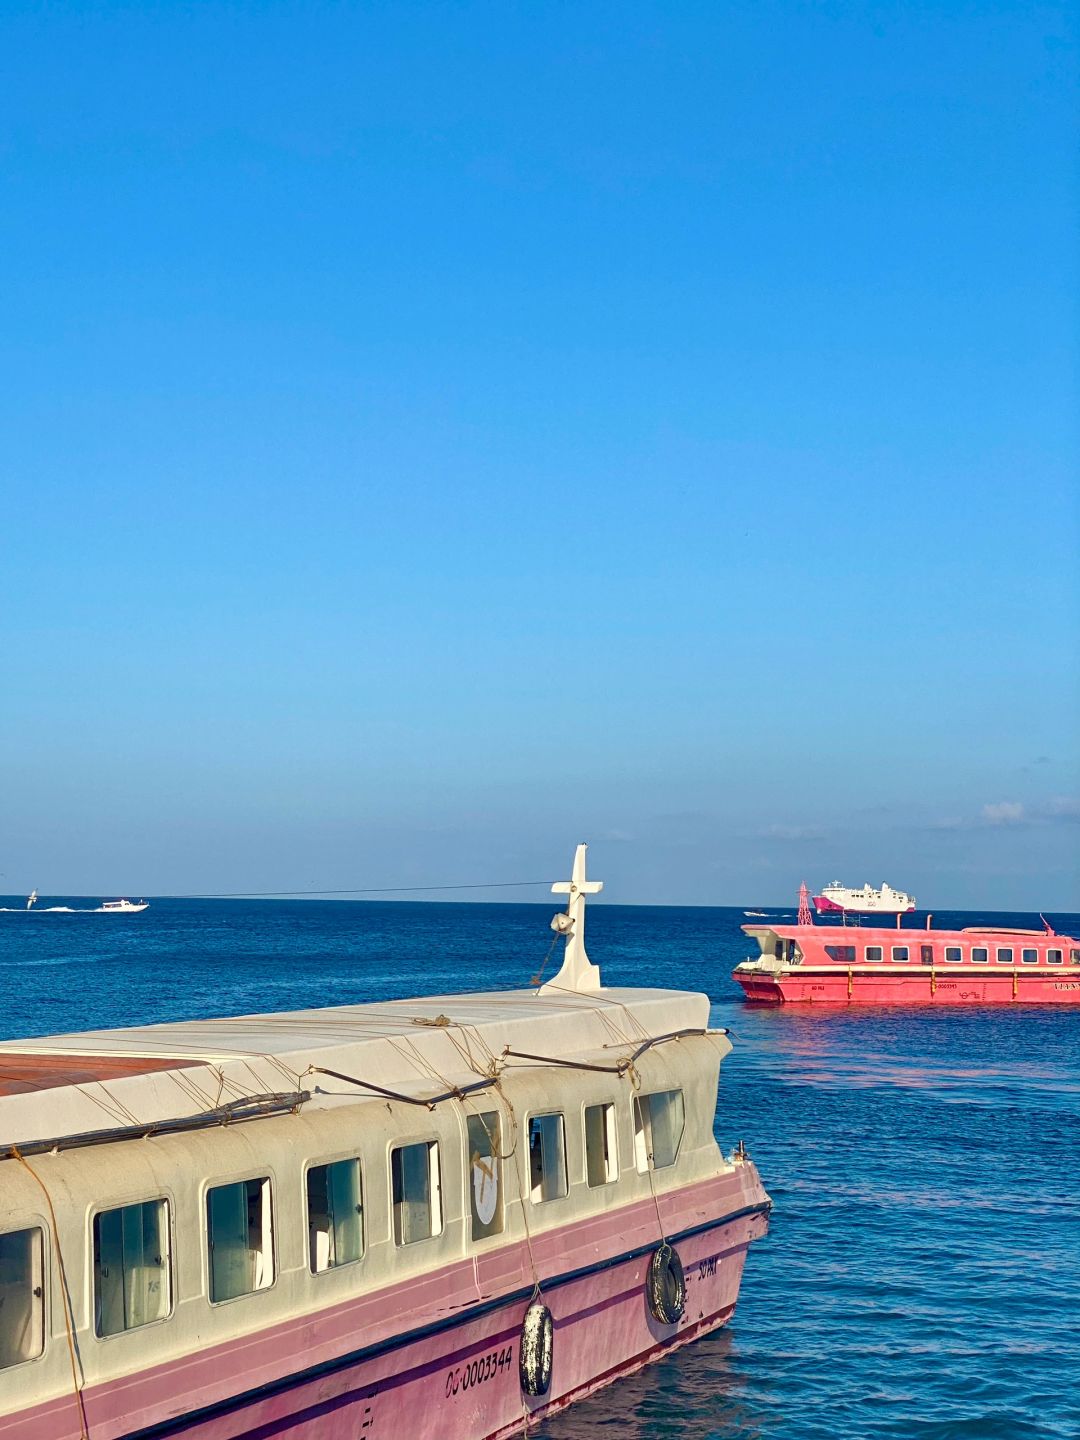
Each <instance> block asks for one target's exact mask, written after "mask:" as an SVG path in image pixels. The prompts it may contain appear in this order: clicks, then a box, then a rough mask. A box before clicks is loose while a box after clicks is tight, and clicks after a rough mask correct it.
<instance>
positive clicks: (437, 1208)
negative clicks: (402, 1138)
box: [390, 1140, 442, 1245]
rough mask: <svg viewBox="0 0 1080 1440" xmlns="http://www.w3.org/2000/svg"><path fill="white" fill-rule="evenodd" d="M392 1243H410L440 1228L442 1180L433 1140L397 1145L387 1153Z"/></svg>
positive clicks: (434, 1232) (425, 1237) (437, 1231)
mask: <svg viewBox="0 0 1080 1440" xmlns="http://www.w3.org/2000/svg"><path fill="white" fill-rule="evenodd" d="M390 1183H391V1191H392V1196H393V1205H394V1242H395V1244H397V1245H414V1244H415V1243H416V1242H417V1241H418V1240H428V1239H430V1238H431V1236H432V1235H438V1233H439V1232H440V1230H441V1229H442V1181H441V1178H440V1173H439V1146H438V1143H437V1142H436V1141H435V1140H421V1141H420V1143H419V1144H417V1145H400V1146H399V1147H398V1148H397V1149H396V1150H394V1151H392V1152H391V1155H390Z"/></svg>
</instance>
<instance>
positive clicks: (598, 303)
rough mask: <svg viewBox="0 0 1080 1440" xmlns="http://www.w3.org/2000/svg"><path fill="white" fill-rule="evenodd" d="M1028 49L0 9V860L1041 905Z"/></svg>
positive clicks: (1045, 877)
mask: <svg viewBox="0 0 1080 1440" xmlns="http://www.w3.org/2000/svg"><path fill="white" fill-rule="evenodd" d="M1077 40H1078V36H1077V23H1076V12H1075V10H1073V9H1071V7H1068V6H1066V5H1056V4H1055V5H1040V4H1031V3H1027V4H1008V3H998V4H977V3H969V4H959V3H958V4H920V3H910V0H909V3H906V4H848V5H840V4H814V5H810V4H794V3H788V4H774V3H768V0H762V3H754V4H724V3H715V0H714V3H708V4H690V3H666V4H633V3H629V4H627V3H621V4H618V5H615V4H603V3H593V4H590V5H585V6H581V5H563V4H541V3H538V4H534V5H520V4H508V3H505V0H504V3H499V4H494V3H493V4H469V3H461V4H435V3H427V4H408V3H396V4H394V5H389V4H378V5H376V4H314V3H305V4H302V5H301V4H263V5H241V4H206V5H197V6H191V5H171V4H154V3H140V4H138V5H135V4H132V5H119V4H104V3H99V4H94V5H84V4H78V3H68V4H65V5H62V6H60V5H37V4H35V5H25V4H19V3H17V0H12V3H9V4H8V5H6V6H5V7H4V11H3V15H2V17H0V55H2V56H3V59H2V61H0V66H2V69H3V75H2V84H0V167H2V171H3V193H4V211H5V215H4V224H3V226H2V227H0V300H2V306H3V315H4V327H3V329H4V337H5V341H6V343H5V345H4V347H3V351H2V355H0V422H2V429H3V435H4V445H3V448H2V452H0V454H2V461H0V463H2V466H3V477H4V494H5V498H4V520H5V523H4V527H3V539H2V542H0V544H2V547H3V567H2V579H0V584H2V587H3V588H2V594H0V614H2V624H3V629H4V635H3V655H4V660H3V670H2V674H3V677H4V681H5V682H6V683H5V685H4V690H5V691H6V702H5V703H4V705H3V706H2V707H0V743H2V745H3V753H4V755H5V757H6V762H7V763H6V774H5V783H4V785H3V792H2V806H3V829H2V834H0V871H2V872H3V878H0V888H6V889H9V890H11V891H13V892H14V891H18V890H20V889H23V888H29V887H30V886H31V885H36V886H37V887H39V888H41V889H42V890H43V891H52V892H64V891H78V892H86V893H99V892H100V893H126V892H129V891H139V892H140V893H141V892H145V893H148V894H149V893H161V892H166V891H169V892H176V891H188V890H199V889H210V890H215V891H217V890H231V889H237V890H239V889H242V888H252V889H260V890H262V889H270V888H274V887H281V888H285V889H294V888H301V887H303V886H308V885H310V886H312V887H314V886H325V887H333V886H345V885H353V884H355V885H363V884H372V885H377V884H408V883H428V882H435V881H440V882H442V881H445V882H457V881H486V880H496V879H499V880H502V879H510V880H513V879H518V878H532V877H533V876H546V875H552V874H554V873H555V872H561V871H562V870H564V869H565V868H566V866H567V864H568V863H569V858H570V853H571V850H572V847H573V844H574V842H576V841H577V840H578V839H581V838H588V839H589V840H590V841H591V842H592V844H593V847H594V848H593V851H592V859H593V862H594V869H595V870H596V871H597V873H598V874H600V873H602V875H603V878H604V879H605V880H606V881H607V890H606V892H605V898H610V899H612V900H620V901H627V902H632V901H642V902H647V901H654V902H667V901H671V902H689V903H734V904H737V903H740V902H743V901H746V902H752V901H782V900H786V899H788V898H790V897H791V896H793V894H794V892H795V891H796V890H797V887H798V884H799V881H800V880H802V879H803V878H805V879H807V880H808V881H809V882H810V883H811V884H813V885H819V884H822V883H825V882H827V881H828V880H830V879H832V878H834V877H835V876H840V877H841V878H843V879H845V880H847V881H849V882H850V883H855V884H858V883H861V882H862V881H863V880H864V879H869V880H871V881H873V882H874V883H877V882H878V881H880V880H881V879H883V878H884V879H887V880H889V881H890V882H891V883H892V884H894V885H899V886H902V887H904V888H907V889H912V890H914V891H915V893H916V894H917V895H918V897H919V899H920V901H921V902H923V903H926V904H928V905H931V906H933V907H934V908H947V907H950V906H968V905H970V906H975V907H988V906H1000V907H1007V906H1025V907H1034V908H1036V909H1038V908H1045V909H1055V908H1057V909H1061V908H1067V907H1071V908H1080V866H1078V849H1080V846H1078V841H1080V825H1078V821H1080V759H1078V742H1077V734H1078V731H1080V726H1078V724H1077V717H1078V716H1080V658H1078V656H1080V644H1078V639H1080V565H1078V555H1080V514H1078V500H1077V493H1078V487H1077V474H1078V459H1080V432H1078V422H1077V415H1078V409H1077V377H1078V363H1077V362H1078V339H1077V336H1078V324H1077V321H1078V304H1077V300H1078V294H1080V288H1078V261H1077V253H1078V251H1077V245H1076V233H1077V219H1078V208H1080V207H1078V194H1080V172H1078V169H1077V165H1076V160H1075V155H1076V146H1077V139H1078V135H1077V130H1078V123H1077V113H1078V110H1077V96H1076V81H1075V76H1076V73H1077Z"/></svg>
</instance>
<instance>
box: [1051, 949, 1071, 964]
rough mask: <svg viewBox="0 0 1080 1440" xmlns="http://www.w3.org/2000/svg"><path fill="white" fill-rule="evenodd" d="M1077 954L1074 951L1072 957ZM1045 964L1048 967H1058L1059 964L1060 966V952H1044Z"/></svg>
mask: <svg viewBox="0 0 1080 1440" xmlns="http://www.w3.org/2000/svg"><path fill="white" fill-rule="evenodd" d="M1077 953H1078V952H1077V951H1075V950H1074V951H1073V954H1074V955H1075V954H1077ZM1046 963H1047V964H1048V965H1060V964H1061V951H1060V950H1047V952H1046Z"/></svg>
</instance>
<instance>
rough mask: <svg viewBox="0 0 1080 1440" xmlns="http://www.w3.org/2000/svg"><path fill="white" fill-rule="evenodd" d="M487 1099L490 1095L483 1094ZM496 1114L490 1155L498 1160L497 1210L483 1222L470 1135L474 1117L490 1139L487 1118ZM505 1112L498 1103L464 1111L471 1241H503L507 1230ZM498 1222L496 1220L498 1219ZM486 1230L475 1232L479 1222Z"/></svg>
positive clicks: (467, 1210) (467, 1212)
mask: <svg viewBox="0 0 1080 1440" xmlns="http://www.w3.org/2000/svg"><path fill="white" fill-rule="evenodd" d="M484 1098H485V1099H486V1098H487V1097H484ZM490 1115H494V1117H495V1123H496V1126H497V1129H496V1133H495V1142H494V1147H493V1148H492V1149H491V1151H490V1154H489V1158H490V1159H491V1160H493V1161H494V1162H495V1211H494V1214H493V1215H492V1217H491V1220H490V1221H489V1222H488V1224H486V1225H485V1224H484V1222H483V1220H482V1219H481V1217H480V1212H479V1210H478V1209H477V1207H476V1198H475V1195H474V1192H473V1156H472V1139H471V1137H470V1135H469V1125H470V1122H471V1121H473V1120H475V1121H476V1122H477V1123H478V1124H479V1125H480V1127H481V1129H482V1130H483V1131H484V1134H485V1137H487V1138H488V1140H489V1143H490V1136H489V1135H488V1130H487V1126H486V1125H485V1124H484V1121H485V1119H486V1118H487V1117H488V1116H490ZM503 1128H504V1126H503V1112H502V1109H501V1108H500V1106H499V1105H498V1104H496V1105H495V1106H494V1107H493V1108H491V1109H486V1110H470V1111H466V1112H465V1149H466V1155H465V1164H464V1174H463V1181H464V1186H465V1213H466V1214H467V1215H468V1218H469V1244H470V1245H484V1244H486V1243H487V1242H488V1241H495V1242H497V1243H498V1242H501V1241H502V1240H503V1237H504V1235H505V1233H506V1211H507V1199H506V1166H505V1164H504V1162H505V1160H506V1154H505V1151H504V1141H503ZM496 1222H497V1223H496ZM478 1224H479V1225H480V1226H481V1228H482V1229H483V1230H484V1232H485V1233H484V1234H481V1235H478V1234H477V1233H476V1227H477V1225H478Z"/></svg>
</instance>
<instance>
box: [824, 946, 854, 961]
mask: <svg viewBox="0 0 1080 1440" xmlns="http://www.w3.org/2000/svg"><path fill="white" fill-rule="evenodd" d="M825 954H826V955H828V956H829V958H830V959H831V960H839V961H840V962H841V964H843V965H854V963H855V946H854V945H826V946H825Z"/></svg>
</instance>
